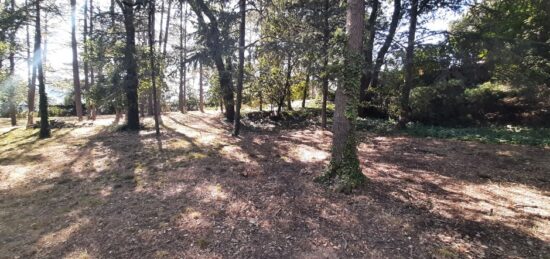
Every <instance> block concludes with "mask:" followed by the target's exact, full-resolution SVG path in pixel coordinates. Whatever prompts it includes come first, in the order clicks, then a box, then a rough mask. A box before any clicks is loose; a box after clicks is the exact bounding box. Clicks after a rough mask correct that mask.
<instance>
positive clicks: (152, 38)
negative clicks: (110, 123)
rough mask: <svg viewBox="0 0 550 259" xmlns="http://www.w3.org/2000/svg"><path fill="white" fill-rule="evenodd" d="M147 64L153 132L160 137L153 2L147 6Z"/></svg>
mask: <svg viewBox="0 0 550 259" xmlns="http://www.w3.org/2000/svg"><path fill="white" fill-rule="evenodd" d="M149 62H150V66H151V82H152V86H153V104H154V107H155V110H154V119H155V132H156V134H157V136H159V135H160V127H159V118H158V117H159V113H158V106H157V102H158V101H157V77H156V69H157V68H156V64H155V1H154V0H152V1H151V3H150V4H149Z"/></svg>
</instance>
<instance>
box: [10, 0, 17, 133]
mask: <svg viewBox="0 0 550 259" xmlns="http://www.w3.org/2000/svg"><path fill="white" fill-rule="evenodd" d="M10 13H11V14H14V13H15V0H11V2H10ZM16 33H17V29H15V28H13V29H12V31H11V32H10V35H9V38H10V49H9V51H10V53H9V60H10V72H9V78H13V77H14V76H15V48H16V46H15V34H16ZM11 91H12V94H11V95H12V96H11V97H12V98H9V106H10V107H9V110H10V111H9V112H10V119H11V126H16V125H17V104H16V101H15V86H13V87H12V88H11Z"/></svg>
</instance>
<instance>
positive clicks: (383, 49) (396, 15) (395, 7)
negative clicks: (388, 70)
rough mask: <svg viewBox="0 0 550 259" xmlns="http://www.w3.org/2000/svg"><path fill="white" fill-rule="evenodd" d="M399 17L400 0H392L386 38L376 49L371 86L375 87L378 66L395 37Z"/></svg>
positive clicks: (380, 66)
mask: <svg viewBox="0 0 550 259" xmlns="http://www.w3.org/2000/svg"><path fill="white" fill-rule="evenodd" d="M399 17H401V0H394V1H393V14H392V17H391V22H390V28H389V30H388V35H387V36H386V39H385V40H384V44H383V45H382V47H381V48H380V50H379V51H378V54H377V55H376V62H375V64H374V69H373V72H372V80H371V87H372V88H376V87H377V86H378V75H379V73H380V68H382V64H383V63H384V57H385V56H386V53H387V52H388V50H389V49H390V46H391V43H392V41H393V37H395V31H396V30H397V25H399Z"/></svg>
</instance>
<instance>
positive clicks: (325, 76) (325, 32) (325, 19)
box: [321, 0, 330, 129]
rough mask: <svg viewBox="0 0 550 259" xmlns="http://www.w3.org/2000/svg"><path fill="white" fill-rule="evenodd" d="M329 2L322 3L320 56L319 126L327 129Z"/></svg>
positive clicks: (327, 0)
mask: <svg viewBox="0 0 550 259" xmlns="http://www.w3.org/2000/svg"><path fill="white" fill-rule="evenodd" d="M329 9H330V3H329V0H325V1H324V10H323V16H324V17H323V49H322V50H321V54H322V56H323V68H322V69H323V74H322V76H321V77H322V81H323V82H322V87H323V91H322V92H323V102H322V104H321V126H322V127H323V128H325V129H326V128H327V100H328V80H329V76H328V47H329V41H330V27H329V26H330V25H329V20H328V18H329Z"/></svg>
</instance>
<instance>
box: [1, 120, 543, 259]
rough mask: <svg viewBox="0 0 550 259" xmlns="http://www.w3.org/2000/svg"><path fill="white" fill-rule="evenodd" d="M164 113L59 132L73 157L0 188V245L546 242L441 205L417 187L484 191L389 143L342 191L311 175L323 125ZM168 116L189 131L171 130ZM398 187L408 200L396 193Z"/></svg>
mask: <svg viewBox="0 0 550 259" xmlns="http://www.w3.org/2000/svg"><path fill="white" fill-rule="evenodd" d="M193 116H195V117H197V118H199V117H198V115H195V114H193ZM174 118H175V119H174V120H175V121H172V120H164V124H163V128H162V135H161V136H160V137H159V138H157V137H156V136H155V134H154V132H153V131H145V132H142V133H140V134H135V133H125V132H112V131H108V130H106V131H100V132H99V133H97V134H94V135H91V136H87V137H86V139H87V141H86V143H85V144H82V145H78V146H70V143H73V141H65V143H68V144H66V145H68V146H70V148H69V149H68V152H67V153H65V154H60V155H66V156H70V158H71V159H70V160H69V161H67V162H65V163H63V164H58V165H48V166H50V167H51V170H54V171H55V170H60V171H61V172H62V173H61V174H60V175H59V176H58V177H54V178H51V179H46V180H43V181H34V182H31V183H28V184H27V185H22V186H15V187H13V188H11V189H8V190H2V191H0V197H1V199H0V200H1V201H2V202H1V203H0V209H1V210H2V211H3V213H2V214H0V237H3V238H2V239H1V240H0V242H2V243H3V244H4V245H2V248H1V249H0V252H2V253H3V254H4V255H7V256H8V257H9V256H22V257H35V258H44V257H51V258H60V257H64V256H67V257H78V256H82V255H89V256H91V257H98V258H135V257H159V258H163V257H166V258H178V257H179V258H181V257H234V258H244V257H246V258H250V257H253V258H286V257H305V258H320V257H328V258H335V257H352V258H358V257H370V258H380V257H391V258H410V257H413V258H426V257H431V256H440V257H444V256H451V257H454V256H457V257H466V256H472V257H482V256H485V257H500V256H505V255H510V256H514V255H517V256H523V257H536V256H537V255H538V256H540V257H542V256H544V255H545V253H547V252H548V247H547V244H546V243H545V242H544V241H543V240H541V239H539V238H535V237H532V236H529V235H528V234H527V233H525V232H523V231H520V230H517V229H514V228H512V227H510V226H507V225H504V224H499V223H496V222H483V221H482V222H480V221H475V220H473V219H467V218H465V217H464V215H463V213H462V212H461V211H454V212H452V213H454V217H452V218H450V217H445V216H442V215H441V213H439V212H438V211H436V210H434V209H433V207H430V203H429V202H428V201H427V200H426V199H424V200H422V199H420V198H421V197H420V196H419V194H425V195H429V196H433V197H438V198H440V199H443V197H447V198H448V199H449V202H450V203H460V202H466V203H471V202H478V201H479V200H482V199H478V200H475V199H474V198H475V197H470V198H468V197H465V196H464V195H463V194H462V193H460V192H457V191H454V190H452V189H449V188H446V187H445V185H441V184H440V182H439V181H435V180H431V181H430V178H428V177H425V179H419V180H416V179H415V177H416V176H417V175H418V173H415V172H412V171H411V172H409V171H408V169H407V168H405V167H404V166H405V164H402V163H404V162H400V161H404V160H400V161H393V160H391V159H390V156H391V155H392V152H396V151H397V150H392V149H391V148H388V149H380V152H379V153H370V152H367V151H364V150H363V151H361V154H362V161H365V160H367V161H369V163H368V164H367V163H364V164H363V166H365V168H366V169H365V171H366V173H367V175H369V176H370V177H371V179H372V180H371V182H370V183H369V184H368V185H367V186H365V189H362V190H359V191H358V192H357V193H355V194H354V195H351V196H346V195H342V194H336V193H332V192H330V191H329V190H326V189H325V188H324V187H322V186H320V185H317V184H314V183H313V182H312V179H313V178H314V177H315V176H316V175H318V174H319V173H321V172H322V170H323V168H324V166H325V165H326V162H327V161H326V160H327V157H326V155H327V154H328V151H329V144H330V134H325V133H324V132H319V131H315V130H288V131H281V132H278V133H273V132H270V133H262V132H254V133H252V132H243V135H242V136H241V137H240V138H233V137H230V136H229V134H228V132H229V128H228V127H226V126H227V125H225V126H224V125H218V124H216V122H217V121H218V120H219V118H218V117H217V116H212V115H205V116H204V117H202V115H201V117H200V120H199V119H196V118H193V117H185V118H186V120H185V121H184V120H180V119H179V118H178V117H174ZM178 122H179V123H182V124H186V125H190V126H192V127H193V128H190V127H185V128H183V129H182V128H178V124H179V123H178ZM192 131H199V132H192ZM213 137H216V141H212V140H211V139H212V138H213ZM68 138H70V136H69V137H68ZM159 146H162V148H159ZM304 154H305V155H304ZM31 155H32V154H31ZM426 157H428V156H426ZM418 159H421V160H422V159H427V158H418ZM19 162H20V163H24V161H19ZM420 162H422V161H420ZM373 164H375V165H378V166H379V167H380V166H382V165H386V164H387V165H388V167H393V168H395V170H396V171H399V170H401V171H403V172H402V173H401V175H399V174H394V173H393V171H392V172H387V173H386V175H384V174H382V173H381V172H382V171H383V169H381V168H377V169H371V168H375V166H373ZM45 166H46V164H45ZM400 166H401V167H400ZM441 166H443V164H442V165H441ZM411 168H412V169H414V170H420V169H419V168H418V167H417V166H413V167H411ZM412 169H411V170H412ZM374 170H376V172H374ZM416 172H418V171H416ZM430 172H431V173H433V174H437V173H438V171H435V170H434V171H430ZM375 173H376V174H378V173H380V175H379V176H377V177H374V174H375ZM449 175H450V174H449ZM444 176H445V177H447V178H445V180H447V181H449V182H453V181H457V180H461V179H453V178H452V177H451V176H448V175H444ZM409 178H412V180H407V179H409ZM391 179H393V180H392V181H390V180H391ZM436 180H441V179H436ZM414 188H416V189H414ZM413 191H416V192H415V193H413ZM406 195H409V196H410V199H403V198H401V196H406ZM416 200H420V201H421V202H416ZM479 213H481V212H479ZM33 222H37V224H35V225H33ZM478 234H479V235H478ZM514 246H516V247H514Z"/></svg>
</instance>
